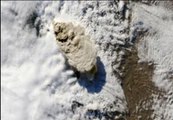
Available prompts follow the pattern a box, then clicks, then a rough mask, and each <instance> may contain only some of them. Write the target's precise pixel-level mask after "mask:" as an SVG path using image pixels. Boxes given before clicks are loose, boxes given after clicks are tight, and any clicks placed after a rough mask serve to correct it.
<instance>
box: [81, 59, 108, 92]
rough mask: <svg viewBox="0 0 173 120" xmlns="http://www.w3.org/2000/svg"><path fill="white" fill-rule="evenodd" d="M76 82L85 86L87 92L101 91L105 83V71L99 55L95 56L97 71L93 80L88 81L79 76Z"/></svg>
mask: <svg viewBox="0 0 173 120" xmlns="http://www.w3.org/2000/svg"><path fill="white" fill-rule="evenodd" d="M78 82H79V84H80V85H81V86H83V87H84V88H86V89H87V91H88V92H89V93H99V92H101V90H102V89H103V86H104V85H105V83H106V71H105V67H104V64H103V63H102V61H101V60H100V57H97V73H96V75H95V78H94V80H92V81H90V80H87V79H86V78H83V77H81V78H80V79H79V81H78Z"/></svg>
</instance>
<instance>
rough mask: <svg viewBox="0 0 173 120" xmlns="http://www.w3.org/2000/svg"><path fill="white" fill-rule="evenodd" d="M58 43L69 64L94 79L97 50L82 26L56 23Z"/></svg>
mask: <svg viewBox="0 0 173 120" xmlns="http://www.w3.org/2000/svg"><path fill="white" fill-rule="evenodd" d="M54 33H55V36H56V41H57V43H58V45H59V47H60V49H61V51H62V52H63V53H64V55H65V56H66V57H67V59H68V63H69V64H70V65H71V66H72V67H73V68H75V69H76V70H77V71H79V72H81V73H87V74H88V75H89V78H90V79H92V77H93V75H94V74H95V73H96V69H97V68H96V53H97V52H96V49H95V47H94V43H92V42H91V41H90V37H89V36H88V35H86V34H85V30H84V28H83V27H81V26H79V25H78V26H74V25H73V24H72V23H63V22H54Z"/></svg>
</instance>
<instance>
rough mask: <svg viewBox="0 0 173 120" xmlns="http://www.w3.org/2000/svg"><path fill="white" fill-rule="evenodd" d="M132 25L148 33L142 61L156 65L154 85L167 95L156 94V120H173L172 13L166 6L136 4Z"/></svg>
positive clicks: (142, 43)
mask: <svg viewBox="0 0 173 120" xmlns="http://www.w3.org/2000/svg"><path fill="white" fill-rule="evenodd" d="M133 25H134V26H135V27H136V26H137V27H138V29H141V30H142V29H143V30H147V32H148V33H147V34H146V35H145V36H144V37H143V39H142V40H141V41H140V42H139V46H138V56H139V58H140V61H139V62H142V61H146V62H154V64H155V70H154V75H153V80H152V81H153V82H154V83H155V85H156V87H158V88H159V89H160V90H162V91H164V93H165V95H163V97H161V98H160V97H159V96H158V95H153V97H154V104H153V106H152V108H153V110H154V113H153V115H152V116H153V118H155V119H154V120H162V119H164V120H172V119H173V47H172V45H173V11H172V9H167V7H166V6H163V5H162V4H161V5H158V6H155V5H151V6H147V5H143V4H136V5H135V6H134V8H133Z"/></svg>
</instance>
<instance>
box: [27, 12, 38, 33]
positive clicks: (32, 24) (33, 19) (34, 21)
mask: <svg viewBox="0 0 173 120" xmlns="http://www.w3.org/2000/svg"><path fill="white" fill-rule="evenodd" d="M24 26H25V27H26V26H28V27H29V28H30V29H33V28H34V29H35V30H36V35H37V36H39V35H40V28H41V20H40V19H39V16H38V14H37V12H36V11H33V12H32V13H31V14H30V15H29V16H28V18H27V19H26V22H25V25H24Z"/></svg>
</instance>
